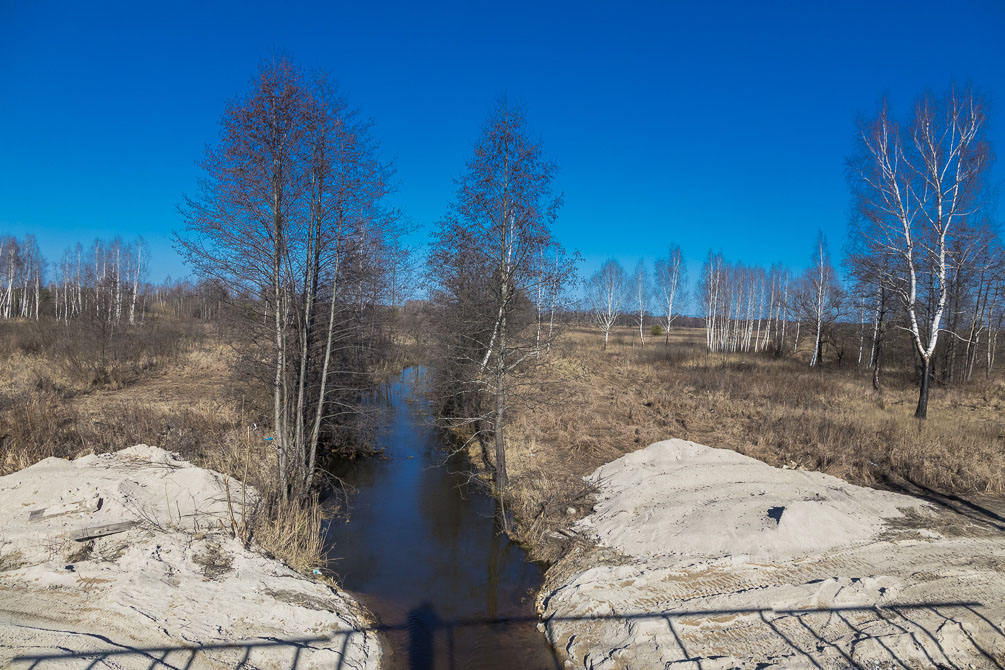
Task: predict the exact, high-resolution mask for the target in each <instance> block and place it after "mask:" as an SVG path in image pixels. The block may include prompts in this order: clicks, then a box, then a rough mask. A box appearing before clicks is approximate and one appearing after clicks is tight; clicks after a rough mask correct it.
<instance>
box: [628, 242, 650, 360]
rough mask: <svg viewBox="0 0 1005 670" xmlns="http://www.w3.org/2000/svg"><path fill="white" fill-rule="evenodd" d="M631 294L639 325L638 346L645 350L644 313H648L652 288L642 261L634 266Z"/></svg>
mask: <svg viewBox="0 0 1005 670" xmlns="http://www.w3.org/2000/svg"><path fill="white" fill-rule="evenodd" d="M632 294H633V297H634V298H635V320H636V321H637V322H638V325H639V344H640V345H641V346H642V347H643V348H645V346H646V335H645V331H644V327H645V321H646V312H648V311H649V296H650V295H652V286H651V285H650V283H649V273H648V272H647V271H646V264H645V261H643V260H640V261H639V262H638V263H637V264H636V265H635V272H634V273H633V275H632Z"/></svg>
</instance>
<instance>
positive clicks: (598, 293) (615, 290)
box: [586, 258, 628, 351]
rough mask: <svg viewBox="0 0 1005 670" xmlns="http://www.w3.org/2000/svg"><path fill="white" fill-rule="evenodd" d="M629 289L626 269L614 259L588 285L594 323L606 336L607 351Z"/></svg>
mask: <svg viewBox="0 0 1005 670" xmlns="http://www.w3.org/2000/svg"><path fill="white" fill-rule="evenodd" d="M627 287H628V277H627V275H626V274H625V269H624V268H623V267H621V264H620V263H618V261H617V260H615V259H613V258H610V259H608V260H607V261H606V262H605V263H604V264H603V265H602V266H601V267H600V269H599V270H597V271H596V272H595V273H594V274H593V275H592V276H591V277H590V280H589V282H588V283H587V286H586V290H587V294H588V299H589V301H590V307H591V314H592V317H593V321H594V323H596V324H597V326H598V327H599V328H600V331H601V332H602V333H603V334H604V350H605V351H606V350H607V342H608V340H609V339H610V336H611V329H612V328H614V326H615V325H616V324H617V322H618V316H620V315H621V307H622V305H623V303H624V300H625V293H626V290H627Z"/></svg>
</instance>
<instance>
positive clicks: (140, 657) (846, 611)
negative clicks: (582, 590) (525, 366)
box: [14, 602, 1005, 670]
mask: <svg viewBox="0 0 1005 670" xmlns="http://www.w3.org/2000/svg"><path fill="white" fill-rule="evenodd" d="M978 607H981V604H980V603H977V602H938V603H936V602H933V603H909V604H899V605H884V606H882V607H879V606H863V607H834V608H821V609H799V610H779V609H767V608H765V609H760V608H752V609H724V610H694V611H680V610H675V611H671V612H651V613H650V612H640V613H634V614H622V615H611V616H584V617H552V618H550V619H547V620H544V621H543V623H545V625H546V630H548V631H549V633H550V629H549V628H548V624H550V623H552V622H558V621H602V620H619V621H625V620H664V621H666V623H667V626H668V627H669V629H670V632H671V633H672V635H673V638H674V639H675V640H676V643H677V645H678V646H679V647H680V651H681V653H682V654H683V658H682V660H681V661H677V662H675V664H681V667H692V668H698V669H699V670H700V669H701V668H702V661H704V660H706V659H705V658H699V657H693V656H691V655H690V653H689V651H688V649H687V648H686V646H685V644H684V641H683V640H682V639H681V637H680V636H679V635H678V632H677V629H678V628H679V626H675V625H674V620H675V619H680V618H684V617H718V616H729V615H755V616H757V617H758V618H759V619H760V620H761V621H762V622H763V624H764V625H765V627H766V629H767V630H770V631H772V633H773V634H774V635H776V636H777V637H778V639H779V640H781V641H782V642H784V643H785V645H787V646H788V647H789V648H791V649H792V650H793V653H794V654H798V655H799V656H801V657H802V658H803V660H804V662H805V665H806V667H816V668H820V667H822V666H821V665H820V664H819V663H818V661H817V658H816V657H815V653H816V652H820V651H823V650H825V649H826V648H828V647H829V648H831V649H833V650H835V651H836V652H837V654H838V656H839V657H840V658H841V662H842V664H843V665H846V666H848V667H853V668H854V667H862V666H860V665H859V664H858V663H857V662H856V661H855V660H854V659H853V658H852V657H851V655H849V653H848V651H847V650H846V649H843V648H841V647H839V646H837V645H835V644H834V641H833V640H827V639H825V638H824V637H823V636H822V635H821V634H820V633H819V632H817V630H816V629H815V628H814V627H813V625H812V624H811V621H810V617H812V616H813V615H832V616H835V617H837V618H838V619H840V620H841V621H843V622H844V623H845V624H846V625H847V626H848V628H849V629H850V630H851V631H853V632H854V638H855V645H858V644H861V643H862V642H864V641H866V640H870V639H871V640H874V641H875V642H876V643H877V644H878V645H879V647H880V648H882V649H883V650H885V653H886V655H888V656H889V658H888V659H887V662H889V663H891V664H893V667H904V668H907V667H911V666H910V661H908V660H906V659H902V658H899V657H898V656H897V655H896V653H895V651H894V650H893V649H892V648H891V647H889V646H888V645H887V644H886V642H885V641H884V640H883V639H882V637H883V636H876V637H873V636H871V635H870V634H869V632H868V631H866V630H865V629H864V627H861V626H859V627H856V626H855V625H854V623H852V621H851V620H850V618H849V616H848V615H850V614H854V613H856V612H859V613H861V612H871V613H875V614H876V615H877V617H879V618H881V619H883V620H884V621H886V622H888V623H891V624H892V625H893V626H894V627H895V628H897V629H898V630H900V631H902V632H903V633H904V634H906V635H909V636H910V637H912V638H913V639H914V640H915V642H916V643H917V645H918V646H919V647H920V648H921V649H922V650H924V653H925V654H926V655H928V660H929V661H930V663H931V665H932V667H951V668H954V667H957V666H956V665H955V664H954V662H953V659H951V658H950V657H949V655H948V653H947V651H946V650H945V649H943V647H942V645H941V644H940V643H939V641H938V630H930V629H929V628H931V626H930V627H929V628H926V627H925V626H923V625H921V624H920V623H919V622H918V620H917V617H915V616H912V613H918V612H919V611H927V612H932V613H935V614H936V615H937V617H938V618H939V619H940V620H941V621H942V622H943V623H942V624H940V625H939V627H938V628H941V627H942V626H944V625H946V624H947V623H955V624H956V625H958V626H959V628H960V630H961V631H962V633H963V635H964V636H965V637H966V638H967V639H968V640H969V643H970V644H971V645H972V646H973V649H974V651H976V652H977V653H978V654H980V655H981V657H982V659H983V662H984V664H985V666H986V667H988V668H997V669H998V670H1005V666H1003V665H1002V663H1003V660H1002V659H1001V657H996V656H993V655H992V652H991V651H989V650H988V649H985V648H984V647H982V646H981V645H980V644H979V643H978V642H977V640H976V639H974V637H973V635H972V634H971V632H969V631H968V630H967V629H966V628H965V627H963V625H962V623H961V622H960V621H959V619H956V618H953V617H954V616H959V615H960V614H962V613H964V612H969V613H970V614H971V615H972V616H973V617H976V618H978V619H980V620H982V621H983V622H984V623H986V624H988V626H990V628H991V630H993V631H994V634H995V635H998V636H1002V638H1003V642H1005V631H1003V630H1002V629H1001V628H1000V627H999V626H998V625H996V624H995V623H993V622H992V621H991V620H990V619H988V618H987V617H986V616H984V615H983V614H981V613H980V612H979V611H978V609H977V608H978ZM789 617H795V619H796V620H797V621H798V623H799V625H800V626H801V627H802V628H803V629H804V630H805V631H807V632H808V633H809V634H810V635H811V636H812V638H813V639H814V640H815V642H814V643H813V644H812V648H808V646H809V645H806V644H803V645H799V644H797V643H796V642H795V641H793V640H792V639H791V638H790V637H789V636H787V635H786V634H785V633H784V632H783V631H782V630H781V628H780V627H779V626H778V625H776V622H778V621H780V620H782V619H785V618H789ZM537 622H538V619H537V617H531V616H520V617H502V618H477V619H457V620H452V621H447V620H442V619H440V617H439V616H438V615H437V613H436V610H435V609H434V608H433V607H432V605H430V604H428V603H424V604H422V605H420V606H419V607H417V608H415V609H413V610H412V611H411V612H410V613H409V615H408V620H407V621H406V622H405V623H401V624H382V625H376V626H372V627H370V628H367V629H366V631H367V632H376V633H394V632H396V633H407V635H408V639H409V644H408V651H409V653H408V658H407V659H402V661H404V662H406V663H407V665H404V666H403V667H407V668H408V669H409V670H434V669H439V668H448V669H450V670H460V669H462V668H468V667H470V665H471V661H470V659H458V658H456V657H455V656H456V654H455V652H454V647H453V644H452V642H453V635H454V631H455V630H457V629H459V628H469V627H482V628H485V629H488V630H492V629H498V628H499V627H508V626H516V625H523V626H526V625H528V624H530V623H537ZM363 632H364V631H360V630H347V631H335V632H334V633H332V634H331V635H327V636H316V637H305V638H294V639H277V638H268V639H265V638H262V639H258V640H254V641H246V642H237V643H233V644H206V645H199V646H175V647H131V646H127V645H123V644H117V643H115V642H113V641H112V640H110V639H108V638H105V637H103V636H99V635H94V636H91V637H93V638H94V639H96V640H97V641H98V642H103V643H104V644H107V645H108V648H107V649H101V650H94V651H70V650H67V651H61V652H58V653H49V654H37V655H31V654H25V655H21V656H18V657H16V658H15V659H14V664H15V666H14V667H17V668H26V669H30V670H44V669H47V668H67V667H81V668H87V669H88V670H91V669H96V668H100V667H114V668H119V667H145V668H147V670H157V669H166V670H194V669H195V668H197V667H199V666H200V665H201V663H199V662H198V661H199V657H200V656H201V655H203V654H206V655H209V654H212V655H214V656H216V655H217V654H218V653H219V652H226V651H236V652H237V655H236V656H235V658H237V659H238V660H236V661H234V665H233V667H234V668H235V669H242V668H246V669H248V670H252V669H253V668H256V667H258V666H257V664H256V662H255V660H254V655H255V652H256V651H257V650H264V649H268V650H270V651H271V652H273V654H274V653H275V652H276V651H280V652H283V653H284V658H287V659H288V661H284V663H288V664H287V665H285V666H284V667H286V668H288V669H289V670H297V669H298V668H300V667H301V663H302V660H303V659H302V656H303V654H304V652H305V651H310V650H312V649H319V648H322V647H324V648H327V649H337V650H339V652H338V655H339V661H338V662H337V664H336V665H335V667H334V670H343V667H342V666H343V664H344V662H345V652H346V650H347V649H348V647H349V644H350V641H351V640H352V638H353V636H355V635H360V634H362V633H363ZM546 634H548V633H546ZM921 639H924V644H920V642H921ZM549 642H552V643H553V644H552V645H551V647H552V661H553V665H552V666H550V667H549V668H541V669H536V668H527V669H526V670H561V668H563V667H564V666H563V664H562V662H561V661H560V660H559V657H558V653H557V652H556V651H555V650H554V646H555V645H554V643H555V642H556V641H555V640H552V639H549ZM853 646H854V645H853ZM929 649H932V650H934V649H937V650H938V651H939V653H940V654H941V656H942V659H944V660H945V661H946V662H948V664H947V663H946V662H943V660H942V659H937V658H934V657H932V656H931V655H929V654H930V652H929ZM287 650H288V656H285V653H286V652H287ZM206 660H209V658H207V659H206ZM708 660H713V657H708ZM214 661H215V662H216V664H217V665H219V658H215V659H214ZM875 662H876V660H875V659H872V660H870V663H871V664H873V665H874V664H875ZM394 665H399V664H397V663H396V664H394ZM869 667H872V665H870V666H869ZM346 670H348V666H347V668H346Z"/></svg>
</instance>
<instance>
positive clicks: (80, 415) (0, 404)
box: [0, 317, 323, 570]
mask: <svg viewBox="0 0 1005 670" xmlns="http://www.w3.org/2000/svg"><path fill="white" fill-rule="evenodd" d="M88 335H93V334H89V333H87V332H82V331H81V329H80V326H79V325H78V324H71V325H70V326H69V327H67V326H66V325H65V324H62V323H56V322H54V321H52V320H43V321H40V322H36V321H31V320H15V321H5V322H3V323H0V343H2V348H0V375H2V377H0V378H2V380H3V381H2V383H0V476H2V475H5V474H8V473H10V472H14V471H15V470H19V469H21V468H25V467H27V466H29V465H32V464H33V463H37V462H38V461H40V460H42V459H44V458H48V457H50V456H56V457H59V458H70V459H72V458H75V457H77V456H81V455H84V454H87V453H92V452H94V453H101V452H106V451H113V450H117V449H121V448H124V447H128V446H132V445H134V444H140V443H145V444H150V445H155V446H159V447H162V448H164V449H168V450H171V451H177V452H179V453H180V454H181V455H182V456H183V457H184V458H186V459H187V460H189V461H191V462H193V463H195V464H197V465H199V466H201V467H206V468H209V469H212V470H216V471H218V472H224V473H227V474H229V475H231V476H234V477H236V478H238V479H241V480H242V481H245V482H247V483H249V484H251V485H253V486H255V487H256V488H257V489H258V490H259V491H260V492H262V493H264V494H265V497H266V499H272V500H274V501H276V502H275V504H274V505H273V508H272V509H271V510H269V513H268V514H256V515H255V522H254V526H253V535H254V538H255V540H256V542H257V543H258V544H259V545H260V546H262V547H263V548H264V549H265V550H266V551H268V552H269V553H271V554H273V555H275V556H277V557H279V558H281V559H282V560H284V561H286V562H287V563H288V564H289V565H290V566H291V567H294V568H295V569H300V570H307V569H308V568H312V567H314V566H317V565H319V564H320V563H322V562H323V556H322V546H321V538H320V517H321V511H320V509H319V506H318V504H317V503H316V501H315V502H314V503H313V504H310V503H308V504H302V505H301V504H290V503H287V504H283V503H281V502H278V496H275V495H270V494H272V493H275V492H273V491H271V488H272V487H274V481H275V477H274V476H273V474H274V473H273V472H272V470H273V469H274V467H275V456H274V454H273V452H272V450H271V448H270V446H269V444H270V443H268V442H266V441H265V440H264V437H265V435H266V433H265V432H264V430H263V429H262V428H259V427H260V426H263V425H264V421H263V420H262V417H261V416H258V415H257V414H256V413H255V412H254V410H253V408H254V407H261V406H263V405H262V403H261V402H259V401H258V399H257V398H254V396H253V394H254V393H255V391H254V388H253V386H251V385H249V384H247V383H246V382H243V381H241V379H240V378H239V377H238V376H237V375H236V374H235V371H236V368H237V366H236V357H235V355H234V352H233V350H232V348H231V346H230V345H229V344H228V342H227V341H226V338H221V337H220V333H219V332H217V330H216V329H215V328H213V327H210V326H207V325H205V324H203V323H200V322H197V321H193V320H179V319H173V318H170V317H164V318H161V319H158V320H157V321H156V323H152V324H146V325H145V326H144V327H143V328H142V329H135V330H132V331H124V332H122V333H120V334H118V335H117V336H115V337H113V338H111V339H110V341H109V342H106V346H105V351H104V355H102V353H101V351H100V349H101V345H100V340H99V339H98V338H97V337H93V336H90V337H89V336H88Z"/></svg>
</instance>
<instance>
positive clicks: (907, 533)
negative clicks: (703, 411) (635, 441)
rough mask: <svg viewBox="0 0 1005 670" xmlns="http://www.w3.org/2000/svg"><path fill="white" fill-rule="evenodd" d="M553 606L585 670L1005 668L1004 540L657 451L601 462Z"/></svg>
mask: <svg viewBox="0 0 1005 670" xmlns="http://www.w3.org/2000/svg"><path fill="white" fill-rule="evenodd" d="M588 480H589V481H590V482H591V483H592V484H593V485H595V486H596V488H597V491H598V497H597V502H596V505H595V507H594V511H593V513H592V514H591V515H589V516H588V517H586V518H584V519H582V520H581V521H579V522H578V523H577V524H576V526H575V528H574V531H575V533H576V541H575V542H574V543H573V544H574V546H573V547H572V548H571V549H570V551H568V553H567V554H566V555H565V557H563V558H562V559H561V560H560V561H559V562H558V563H557V564H556V565H554V566H552V568H551V569H550V570H549V571H548V574H547V577H546V584H545V587H544V588H543V589H542V591H541V593H540V595H539V596H538V608H539V610H540V611H541V613H542V616H543V617H544V618H545V619H546V621H547V626H546V631H547V634H548V636H549V639H550V640H551V641H552V642H553V644H554V645H555V646H556V648H557V649H559V650H561V652H563V653H564V654H565V655H566V656H567V658H568V661H566V664H567V666H568V665H571V666H572V667H581V668H597V669H599V668H654V667H685V668H687V667H691V668H701V669H702V670H710V669H712V668H733V667H740V668H768V667H772V668H774V667H778V668H803V667H825V668H842V667H880V668H886V667H891V668H892V667H900V668H904V667H906V668H916V667H933V666H934V667H937V666H945V667H954V668H1002V667H1005V633H1003V629H1005V534H1003V533H1002V532H1001V531H1000V530H998V529H996V528H994V527H993V526H987V525H982V524H978V523H974V522H971V521H969V520H967V519H964V518H962V517H960V516H959V515H956V514H952V513H948V512H944V511H940V510H938V509H936V508H934V507H932V506H930V505H929V504H927V503H924V502H922V501H920V500H918V499H916V498H911V497H907V496H902V495H899V494H895V493H890V492H884V491H877V490H873V489H867V488H862V487H858V486H854V485H851V484H848V483H846V482H844V481H842V480H839V479H837V478H834V477H831V476H828V475H824V474H820V473H813V472H803V471H796V470H785V469H779V468H773V467H771V466H768V465H766V464H764V463H762V462H760V461H757V460H755V459H752V458H749V457H746V456H743V455H741V454H738V453H736V452H734V451H730V450H725V449H712V448H709V447H705V446H702V445H697V444H694V443H691V442H686V441H683V440H670V441H666V442H659V443H656V444H653V445H651V446H649V447H648V448H646V449H643V450H640V451H637V452H635V453H632V454H629V455H626V456H623V457H622V458H619V459H618V460H616V461H613V462H612V463H608V464H606V465H604V466H602V467H600V468H598V469H597V470H596V471H595V472H594V473H593V474H592V475H591V476H590V477H588Z"/></svg>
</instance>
